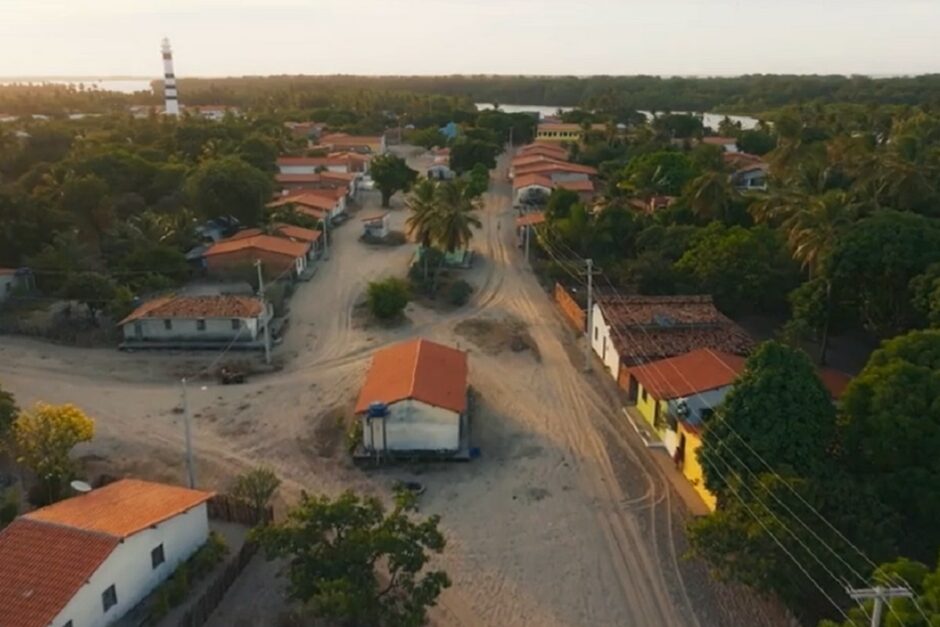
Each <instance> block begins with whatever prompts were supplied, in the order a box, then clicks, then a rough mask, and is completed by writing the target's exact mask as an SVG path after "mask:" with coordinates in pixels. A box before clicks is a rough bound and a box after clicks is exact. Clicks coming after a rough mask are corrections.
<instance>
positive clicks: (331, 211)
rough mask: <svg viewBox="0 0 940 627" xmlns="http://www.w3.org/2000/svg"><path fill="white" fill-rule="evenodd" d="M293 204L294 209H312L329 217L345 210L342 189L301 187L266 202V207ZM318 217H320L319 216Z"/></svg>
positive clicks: (273, 207) (331, 217)
mask: <svg viewBox="0 0 940 627" xmlns="http://www.w3.org/2000/svg"><path fill="white" fill-rule="evenodd" d="M286 206H293V207H294V208H295V209H301V208H306V209H313V210H315V211H316V212H317V214H323V215H324V216H325V217H328V218H330V219H333V218H336V217H337V216H339V215H340V214H342V213H345V211H346V195H345V193H344V192H343V190H342V189H335V188H334V189H302V190H299V191H296V192H293V193H290V194H287V195H285V196H281V197H280V198H277V199H276V200H274V201H272V202H269V203H268V204H267V207H268V209H277V208H278V207H286ZM318 219H322V218H319V217H318Z"/></svg>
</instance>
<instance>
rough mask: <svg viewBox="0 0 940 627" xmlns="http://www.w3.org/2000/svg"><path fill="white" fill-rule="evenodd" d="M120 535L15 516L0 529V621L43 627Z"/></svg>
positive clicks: (111, 549) (106, 553) (105, 557)
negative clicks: (13, 519) (6, 525)
mask: <svg viewBox="0 0 940 627" xmlns="http://www.w3.org/2000/svg"><path fill="white" fill-rule="evenodd" d="M118 542H120V538H118V537H116V536H112V535H106V534H103V533H92V532H88V531H83V530H81V529H73V528H71V527H66V526H62V525H57V524H50V523H46V522H40V521H37V520H31V519H29V518H18V519H17V520H15V521H13V522H12V523H11V524H10V525H9V526H8V527H7V528H6V529H4V530H3V531H2V532H0V608H2V612H0V614H2V615H0V624H3V625H10V626H11V627H12V626H15V627H46V626H47V625H49V624H50V623H51V622H52V620H53V619H54V618H55V617H56V615H57V614H58V613H59V612H60V611H62V608H64V607H65V606H66V605H67V604H68V602H69V601H70V600H71V599H72V597H74V596H75V594H76V593H77V592H78V591H79V589H81V587H82V586H84V585H85V583H87V582H88V579H89V578H90V577H91V575H92V573H94V572H95V571H96V570H97V569H98V567H99V566H101V564H102V563H103V562H104V561H105V560H106V559H107V558H108V556H109V555H110V554H111V552H112V551H113V550H114V547H116V546H117V544H118Z"/></svg>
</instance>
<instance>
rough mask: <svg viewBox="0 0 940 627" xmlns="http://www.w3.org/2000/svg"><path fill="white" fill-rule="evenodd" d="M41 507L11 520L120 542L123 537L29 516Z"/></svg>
mask: <svg viewBox="0 0 940 627" xmlns="http://www.w3.org/2000/svg"><path fill="white" fill-rule="evenodd" d="M41 509H43V508H42V507H40V508H38V509H34V510H33V511H32V512H26V513H25V514H23V515H22V516H19V517H17V518H16V519H14V521H13V522H16V521H18V520H20V521H23V522H28V523H31V524H34V525H49V526H51V527H59V528H61V529H71V530H72V531H77V532H79V533H87V534H91V535H93V536H101V537H103V538H111V539H113V540H117V541H118V542H120V541H121V540H123V539H124V538H123V537H122V536H119V535H117V534H114V533H108V532H107V531H101V530H99V529H88V528H86V527H78V526H76V525H69V524H67V523H64V522H59V521H56V520H44V519H42V518H33V517H32V516H30V514H33V513H35V512H38V511H39V510H41ZM11 524H12V523H11Z"/></svg>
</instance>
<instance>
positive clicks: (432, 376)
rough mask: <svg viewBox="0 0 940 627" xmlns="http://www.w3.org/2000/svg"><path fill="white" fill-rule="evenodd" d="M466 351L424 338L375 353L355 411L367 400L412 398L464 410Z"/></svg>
mask: <svg viewBox="0 0 940 627" xmlns="http://www.w3.org/2000/svg"><path fill="white" fill-rule="evenodd" d="M467 374H468V368H467V354H466V353H464V352H463V351H459V350H457V349H455V348H450V347H449V346H444V345H443V344H437V343H435V342H430V341H428V340H425V339H421V338H419V339H416V340H410V341H407V342H401V343H399V344H395V345H393V346H390V347H388V348H384V349H381V350H378V351H376V352H375V355H373V357H372V365H371V366H370V367H369V373H368V374H367V375H366V380H365V383H364V384H363V386H362V391H361V392H360V393H359V400H358V401H356V413H362V412H364V411H366V410H367V409H368V408H369V404H370V403H374V402H381V403H386V404H389V403H394V402H396V401H401V400H405V399H415V400H418V401H421V402H423V403H427V404H428V405H433V406H434V407H441V408H444V409H449V410H452V411H455V412H460V413H462V412H464V411H466V409H467Z"/></svg>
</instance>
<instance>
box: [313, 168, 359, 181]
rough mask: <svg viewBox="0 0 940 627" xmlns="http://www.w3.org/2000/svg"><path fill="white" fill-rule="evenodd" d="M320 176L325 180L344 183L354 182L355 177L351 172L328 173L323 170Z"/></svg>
mask: <svg viewBox="0 0 940 627" xmlns="http://www.w3.org/2000/svg"><path fill="white" fill-rule="evenodd" d="M320 176H321V177H322V178H325V179H335V180H339V181H344V182H346V183H349V182H350V181H353V180H355V178H356V175H355V174H353V173H352V172H330V171H329V170H324V171H323V172H320Z"/></svg>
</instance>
